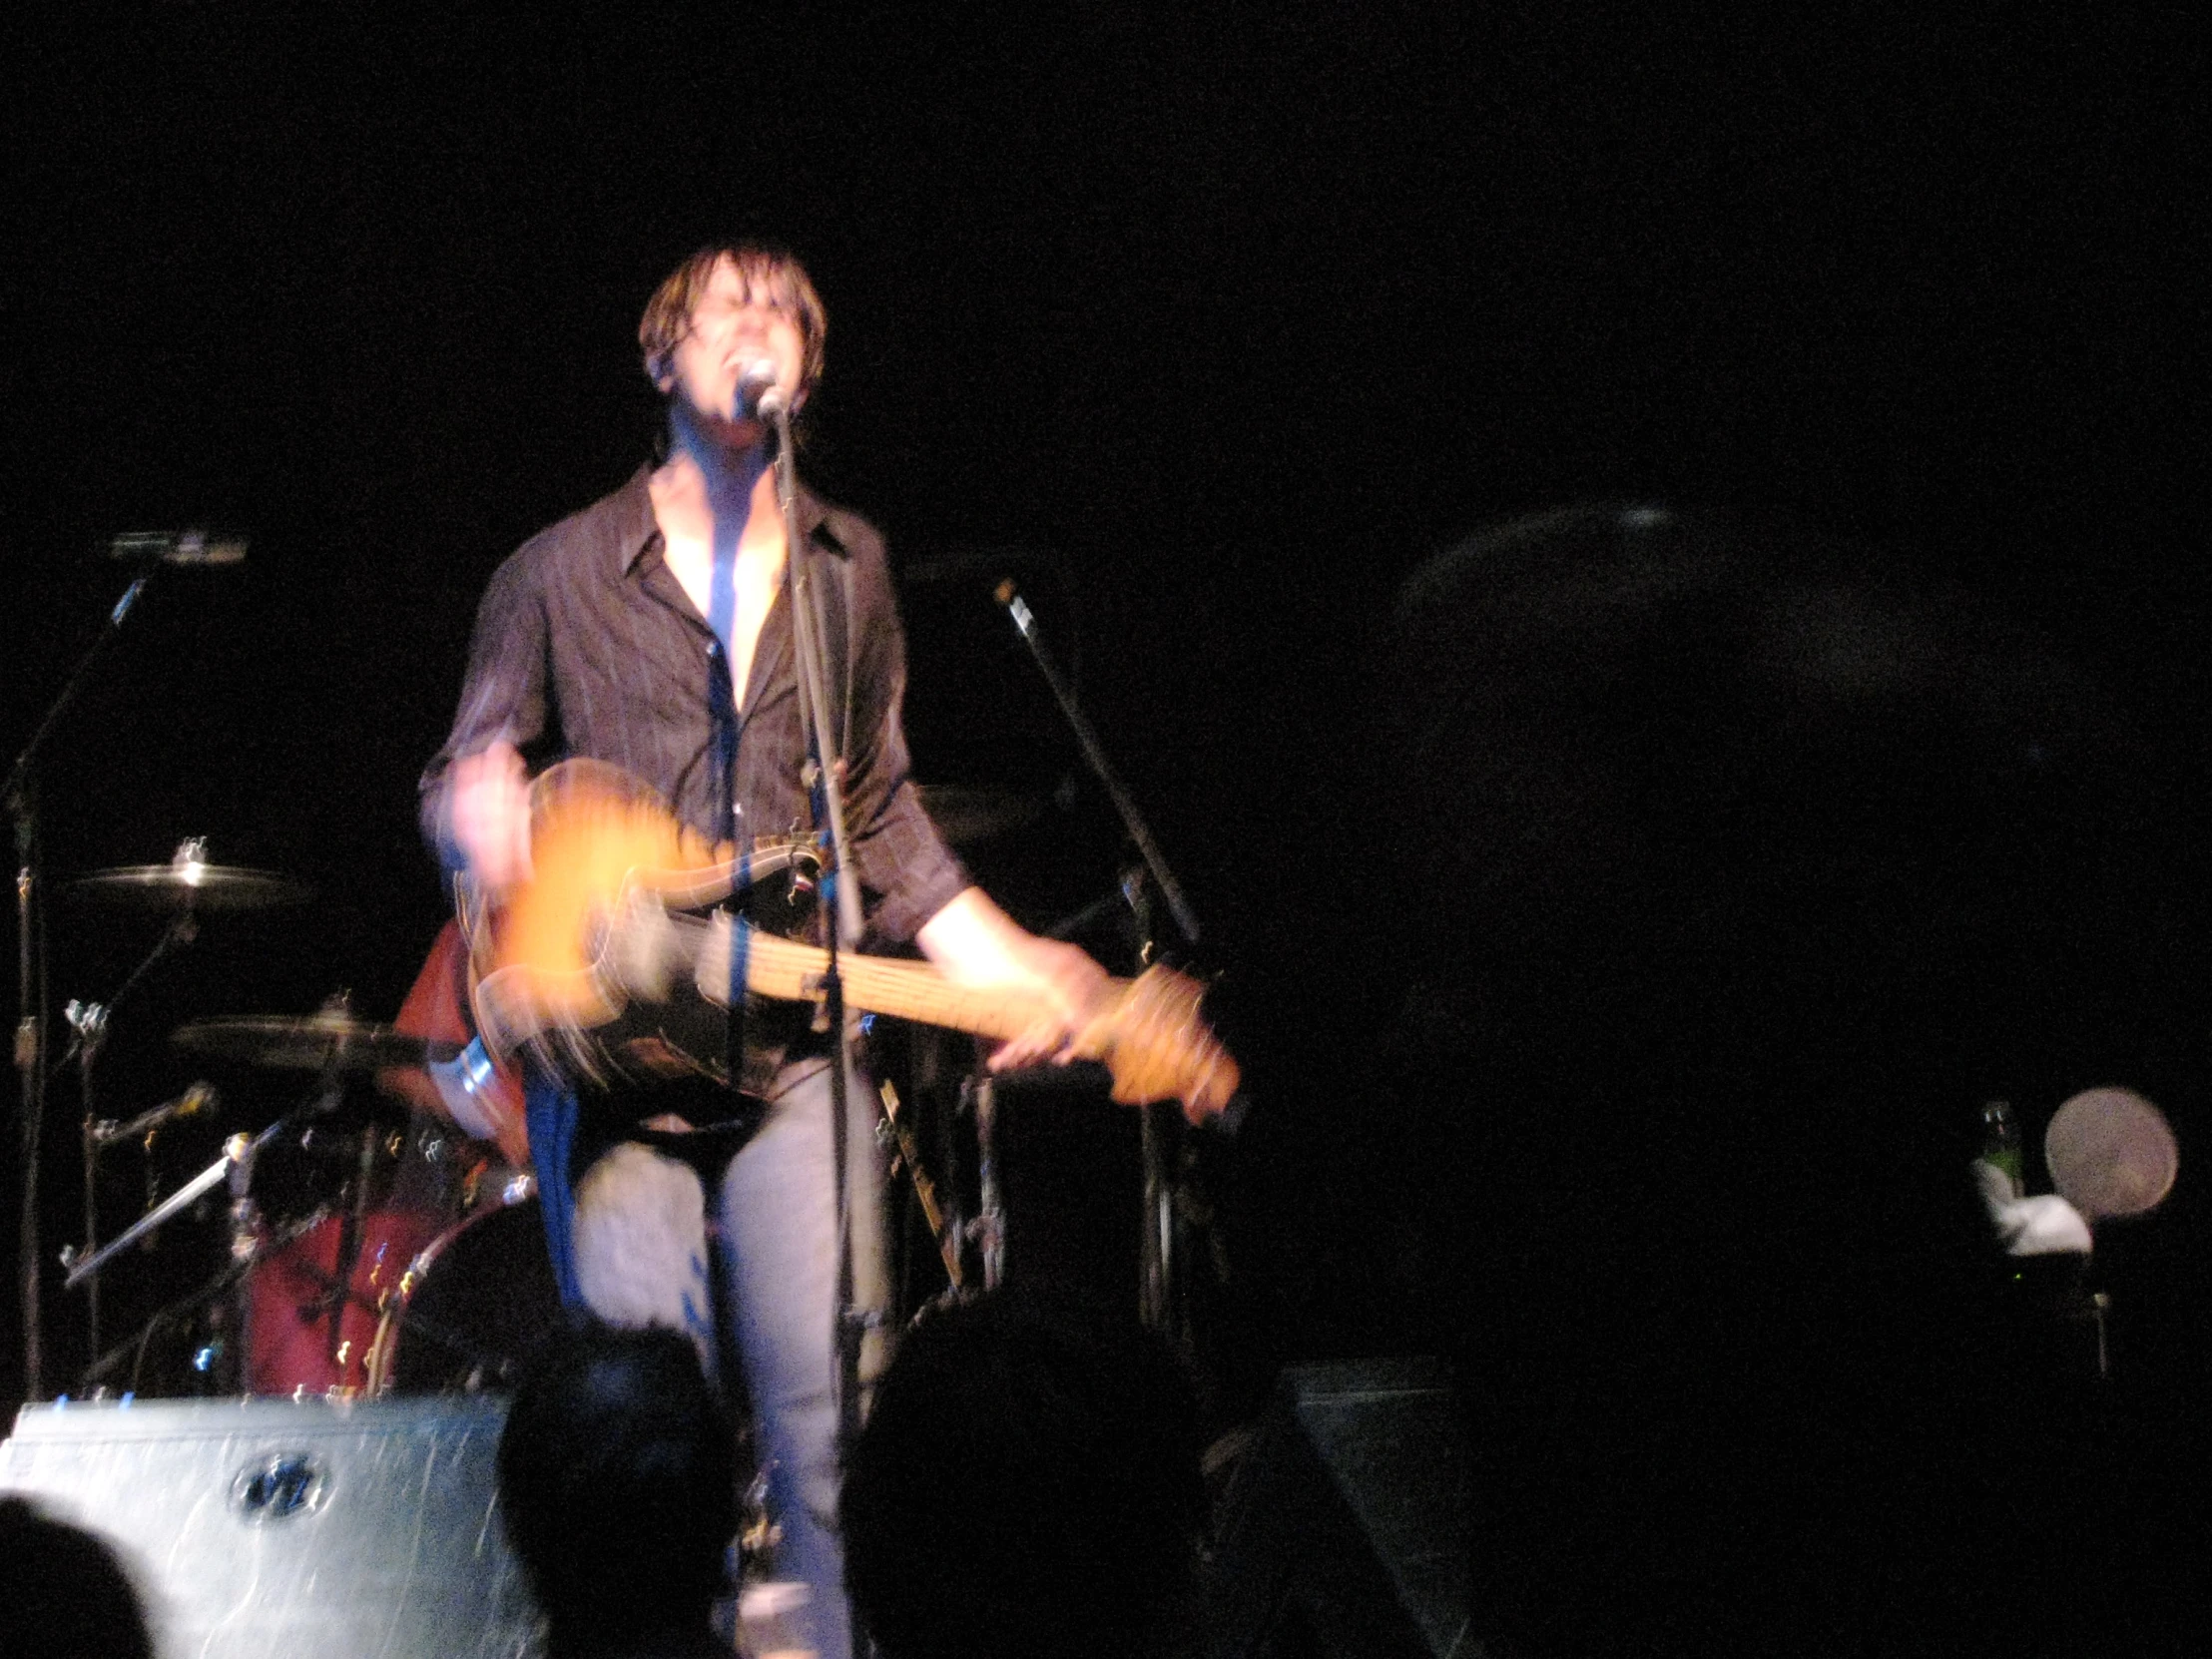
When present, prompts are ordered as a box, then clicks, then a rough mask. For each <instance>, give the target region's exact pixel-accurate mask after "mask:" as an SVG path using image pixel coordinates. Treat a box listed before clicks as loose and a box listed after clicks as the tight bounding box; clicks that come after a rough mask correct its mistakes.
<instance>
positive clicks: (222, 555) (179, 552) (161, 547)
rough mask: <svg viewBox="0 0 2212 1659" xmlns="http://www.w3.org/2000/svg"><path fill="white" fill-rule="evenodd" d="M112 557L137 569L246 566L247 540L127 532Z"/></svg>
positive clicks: (209, 533)
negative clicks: (169, 566)
mask: <svg viewBox="0 0 2212 1659" xmlns="http://www.w3.org/2000/svg"><path fill="white" fill-rule="evenodd" d="M108 557H109V558H111V559H118V560H121V561H123V562H124V563H126V564H137V565H242V564H244V563H245V562H246V538H245V537H244V536H232V535H223V534H220V533H218V532H216V531H213V530H126V531H125V532H124V533H123V534H122V535H120V536H118V537H116V538H115V540H113V541H112V542H110V543H108Z"/></svg>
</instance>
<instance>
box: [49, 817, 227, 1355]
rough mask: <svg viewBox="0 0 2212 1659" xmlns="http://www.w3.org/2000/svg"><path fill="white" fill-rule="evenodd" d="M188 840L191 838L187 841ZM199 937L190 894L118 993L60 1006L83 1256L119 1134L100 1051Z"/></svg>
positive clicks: (93, 1246)
mask: <svg viewBox="0 0 2212 1659" xmlns="http://www.w3.org/2000/svg"><path fill="white" fill-rule="evenodd" d="M188 844H190V843H188ZM199 936H200V926H199V922H198V921H197V920H196V919H195V918H194V916H193V911H192V902H191V900H190V899H189V898H188V899H187V900H186V902H185V907H184V909H183V911H182V912H181V913H180V914H178V916H177V917H176V918H175V919H174V920H172V921H171V922H170V924H169V925H168V926H167V927H166V928H164V929H163V930H162V936H161V938H160V939H158V940H157V941H156V942H155V945H154V948H153V949H152V950H150V951H148V952H147V953H146V958H145V960H143V961H141V962H140V963H139V965H138V966H137V967H135V968H133V969H132V970H131V972H130V974H129V975H128V976H127V977H126V978H125V979H124V981H123V983H122V985H121V986H120V987H119V988H118V989H117V990H116V993H115V994H114V995H113V996H111V997H109V998H108V1000H107V1001H106V1002H78V1001H71V1002H69V1003H68V1004H67V1005H65V1006H64V1007H63V1009H62V1017H63V1018H64V1019H65V1020H67V1021H68V1022H69V1028H70V1029H71V1030H72V1031H74V1032H76V1033H77V1040H76V1041H75V1043H73V1044H72V1045H71V1048H70V1053H71V1054H72V1055H74V1056H75V1058H76V1062H77V1098H78V1103H79V1104H80V1105H81V1106H82V1107H83V1108H84V1114H85V1117H84V1126H83V1135H82V1145H83V1152H84V1186H85V1195H84V1196H85V1239H84V1243H83V1244H82V1245H80V1246H79V1247H78V1250H77V1256H78V1259H79V1260H80V1261H81V1260H83V1259H84V1258H86V1257H89V1256H91V1255H92V1254H93V1252H94V1251H96V1250H98V1249H99V1248H100V1183H99V1176H100V1154H101V1152H102V1151H103V1150H104V1149H105V1148H106V1147H107V1146H108V1144H109V1143H110V1142H111V1141H112V1140H114V1139H115V1138H116V1137H114V1136H113V1135H105V1134H102V1133H101V1119H100V1113H99V1110H98V1098H97V1095H98V1091H97V1088H96V1081H97V1076H98V1071H99V1060H100V1051H101V1049H102V1047H103V1046H104V1045H105V1044H106V1042H107V1037H108V1025H109V1022H110V1021H111V1020H112V1019H113V1018H114V1017H115V1011H116V1010H117V1009H118V1008H120V1007H122V1006H123V1001H124V999H125V998H126V997H128V996H129V995H130V994H131V992H132V991H134V990H136V989H137V988H138V985H139V981H140V980H142V979H144V978H145V977H146V975H147V974H148V973H149V972H151V971H152V970H153V968H154V965H155V964H156V963H157V962H160V961H161V960H162V959H163V958H164V957H165V956H167V955H169V954H170V952H171V951H173V950H176V949H178V948H180V947H182V946H184V945H188V944H190V943H192V941H193V940H194V939H196V938H198V937H199ZM85 1347H86V1348H87V1349H88V1350H89V1351H91V1352H92V1353H94V1354H97V1353H99V1352H100V1285H99V1282H98V1281H97V1280H96V1281H94V1283H93V1284H92V1285H90V1286H89V1287H87V1289H86V1291H85Z"/></svg>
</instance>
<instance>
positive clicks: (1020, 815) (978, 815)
mask: <svg viewBox="0 0 2212 1659" xmlns="http://www.w3.org/2000/svg"><path fill="white" fill-rule="evenodd" d="M914 793H915V794H916V795H918V796H920V797H921V810H922V811H923V812H925V813H927V814H928V815H929V822H930V823H932V824H934V825H935V826H936V827H937V833H938V834H940V835H942V836H943V837H944V838H945V839H946V840H948V841H950V842H951V843H952V844H953V845H954V846H969V845H972V844H973V843H975V842H976V841H986V840H989V839H990V838H991V837H992V836H993V835H1003V834H1005V833H1006V831H1007V830H1019V829H1020V828H1021V827H1022V826H1023V825H1025V824H1028V823H1031V822H1032V821H1033V820H1035V819H1036V818H1037V817H1038V815H1040V814H1041V813H1043V811H1044V803H1043V802H1041V801H1037V800H1034V799H1033V798H1031V797H1029V796H1026V795H1016V794H1014V793H1013V792H1012V791H1011V790H987V789H971V788H969V787H968V786H966V785H964V784H917V785H915V786H914Z"/></svg>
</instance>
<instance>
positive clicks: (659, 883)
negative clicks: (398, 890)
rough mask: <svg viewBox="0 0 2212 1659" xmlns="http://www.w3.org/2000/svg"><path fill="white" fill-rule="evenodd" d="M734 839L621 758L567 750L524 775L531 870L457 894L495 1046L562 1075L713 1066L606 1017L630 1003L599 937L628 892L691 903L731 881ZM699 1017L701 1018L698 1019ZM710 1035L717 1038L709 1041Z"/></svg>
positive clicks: (714, 896)
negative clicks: (503, 888)
mask: <svg viewBox="0 0 2212 1659" xmlns="http://www.w3.org/2000/svg"><path fill="white" fill-rule="evenodd" d="M733 875H734V872H733V870H732V868H731V862H730V847H729V844H728V843H724V844H723V845H722V846H719V847H718V846H713V845H710V844H709V843H708V841H707V839H706V837H705V836H703V835H701V834H699V833H698V832H697V831H696V830H692V829H690V828H689V827H687V826H685V825H683V824H681V823H679V822H678V821H677V819H676V817H675V815H674V814H672V813H671V812H670V811H669V810H668V807H667V805H666V804H665V803H664V802H663V801H662V800H661V798H660V796H659V795H658V794H656V793H655V792H654V791H653V790H651V789H649V788H647V787H646V786H645V785H644V784H641V783H640V782H638V781H637V780H636V779H635V778H632V777H631V776H630V775H629V774H628V773H626V772H624V771H623V770H622V769H621V768H619V767H613V766H609V765H607V764H606V763H604V762H601V761H586V760H578V761H563V762H562V763H560V764H559V765H558V766H555V767H553V768H551V769H550V770H548V771H547V772H545V773H543V774H541V775H540V776H539V777H538V779H537V781H536V782H535V783H533V784H532V785H531V787H530V875H529V878H528V879H527V880H525V881H521V882H518V883H516V884H515V886H514V887H513V888H512V889H511V890H510V891H509V892H508V893H507V894H506V896H505V899H504V901H503V902H502V903H501V904H500V905H499V906H498V907H497V908H495V909H494V908H487V907H483V906H480V905H478V904H477V903H475V901H474V898H473V895H471V896H470V897H468V898H464V900H463V903H462V911H463V916H464V919H465V920H466V923H467V926H468V930H469V934H470V937H471V941H472V942H471V948H470V961H471V967H472V985H471V990H470V1002H471V1005H472V1006H473V1008H474V1010H475V1014H476V1028H477V1030H478V1032H479V1033H480V1034H481V1035H482V1037H483V1039H484V1044H485V1046H486V1047H487V1048H488V1049H490V1050H491V1051H492V1052H493V1053H495V1054H508V1053H513V1052H515V1051H517V1050H520V1049H530V1050H532V1051H533V1052H534V1053H535V1054H536V1056H537V1058H538V1059H539V1060H540V1062H541V1063H543V1064H546V1065H547V1066H549V1067H551V1068H552V1069H554V1070H556V1071H558V1072H560V1073H561V1074H563V1075H565V1076H572V1077H576V1078H578V1079H579V1080H581V1081H587V1082H591V1083H594V1084H597V1085H598V1086H600V1087H606V1086H609V1085H611V1084H612V1083H613V1082H614V1081H615V1080H616V1079H617V1078H618V1077H634V1076H637V1075H639V1074H640V1073H642V1074H643V1075H645V1076H676V1075H685V1074H698V1073H702V1072H704V1073H708V1074H713V1073H715V1072H716V1071H717V1070H718V1066H717V1060H718V1059H719V1056H714V1055H712V1054H711V1053H709V1052H701V1053H692V1052H690V1049H691V1048H692V1047H697V1046H700V1045H698V1044H690V1045H680V1044H676V1043H672V1042H669V1041H668V1040H667V1039H666V1038H665V1037H662V1036H660V1035H659V1034H658V1033H654V1032H646V1033H637V1032H625V1033H620V1034H617V1033H615V1032H613V1031H611V1030H610V1029H609V1028H610V1027H613V1026H615V1025H616V1024H617V1022H619V1021H621V1020H622V1016H623V1015H624V1014H625V1012H626V1011H627V1010H628V1008H629V1007H630V1004H631V1001H632V997H631V995H630V994H629V992H628V991H627V990H626V989H625V988H624V987H623V986H622V985H621V984H620V983H619V981H618V980H617V979H616V978H615V977H614V976H613V975H611V974H610V972H609V971H608V969H607V967H606V965H605V962H604V951H603V948H602V947H603V944H604V941H605V939H606V937H607V934H608V929H609V925H610V922H611V919H612V916H613V912H614V909H615V907H616V905H617V904H618V903H619V902H621V901H622V900H624V898H625V896H626V895H635V897H636V898H638V899H642V900H644V901H648V902H651V903H654V904H657V905H660V906H663V907H665V908H669V909H679V910H682V909H697V908H702V907H704V906H706V905H710V904H717V903H720V902H721V901H722V900H723V899H724V898H727V897H728V896H729V895H730V892H731V890H732V885H733ZM695 1023H696V1022H695ZM707 1046H708V1047H709V1048H711V1045H707Z"/></svg>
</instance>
